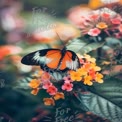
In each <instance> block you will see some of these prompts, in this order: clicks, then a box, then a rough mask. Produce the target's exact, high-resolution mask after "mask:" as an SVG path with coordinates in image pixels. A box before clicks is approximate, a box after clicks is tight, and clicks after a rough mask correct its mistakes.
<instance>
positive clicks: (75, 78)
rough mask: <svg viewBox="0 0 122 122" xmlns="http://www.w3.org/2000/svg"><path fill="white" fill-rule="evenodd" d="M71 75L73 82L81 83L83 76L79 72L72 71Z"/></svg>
mask: <svg viewBox="0 0 122 122" xmlns="http://www.w3.org/2000/svg"><path fill="white" fill-rule="evenodd" d="M70 75H71V80H73V81H81V79H82V77H81V74H80V73H79V72H77V71H71V72H70Z"/></svg>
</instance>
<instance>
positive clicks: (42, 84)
mask: <svg viewBox="0 0 122 122" xmlns="http://www.w3.org/2000/svg"><path fill="white" fill-rule="evenodd" d="M78 57H79V60H80V64H81V67H80V68H78V69H77V70H76V71H73V70H70V71H68V72H67V73H66V75H65V77H63V78H62V80H60V81H59V82H57V83H60V84H61V85H55V83H54V82H53V80H54V77H52V76H51V75H50V73H47V72H45V71H43V70H41V71H39V72H38V73H36V74H34V75H33V79H32V80H31V81H30V82H29V86H30V87H31V88H32V89H33V90H32V91H31V93H32V94H34V95H36V94H37V93H38V92H39V90H41V89H43V90H45V91H46V92H47V93H48V95H49V96H51V97H49V98H44V99H43V101H44V104H45V105H55V100H59V99H64V98H65V95H64V94H65V93H66V92H72V91H74V92H75V90H74V89H73V87H74V86H75V83H77V85H78V84H79V83H80V84H84V85H88V86H91V85H93V83H94V82H98V83H103V79H102V78H103V75H102V74H101V73H99V71H100V70H101V68H100V67H98V66H97V65H96V59H95V58H92V57H91V56H89V55H86V54H85V55H84V56H80V55H79V54H78ZM59 87H60V88H59Z"/></svg>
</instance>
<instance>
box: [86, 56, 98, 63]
mask: <svg viewBox="0 0 122 122" xmlns="http://www.w3.org/2000/svg"><path fill="white" fill-rule="evenodd" d="M84 58H86V59H87V61H90V62H92V63H95V62H96V59H95V58H92V57H91V56H90V55H87V54H84Z"/></svg>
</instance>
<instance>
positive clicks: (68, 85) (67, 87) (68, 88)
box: [62, 83, 73, 91]
mask: <svg viewBox="0 0 122 122" xmlns="http://www.w3.org/2000/svg"><path fill="white" fill-rule="evenodd" d="M62 89H63V90H66V91H72V89H73V84H72V83H64V85H63V86H62Z"/></svg>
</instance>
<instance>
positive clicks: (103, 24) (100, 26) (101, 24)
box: [96, 22, 108, 29]
mask: <svg viewBox="0 0 122 122" xmlns="http://www.w3.org/2000/svg"><path fill="white" fill-rule="evenodd" d="M96 27H97V28H99V29H105V28H107V27H108V25H107V24H106V23H105V22H99V23H98V24H97V25H96Z"/></svg>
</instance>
